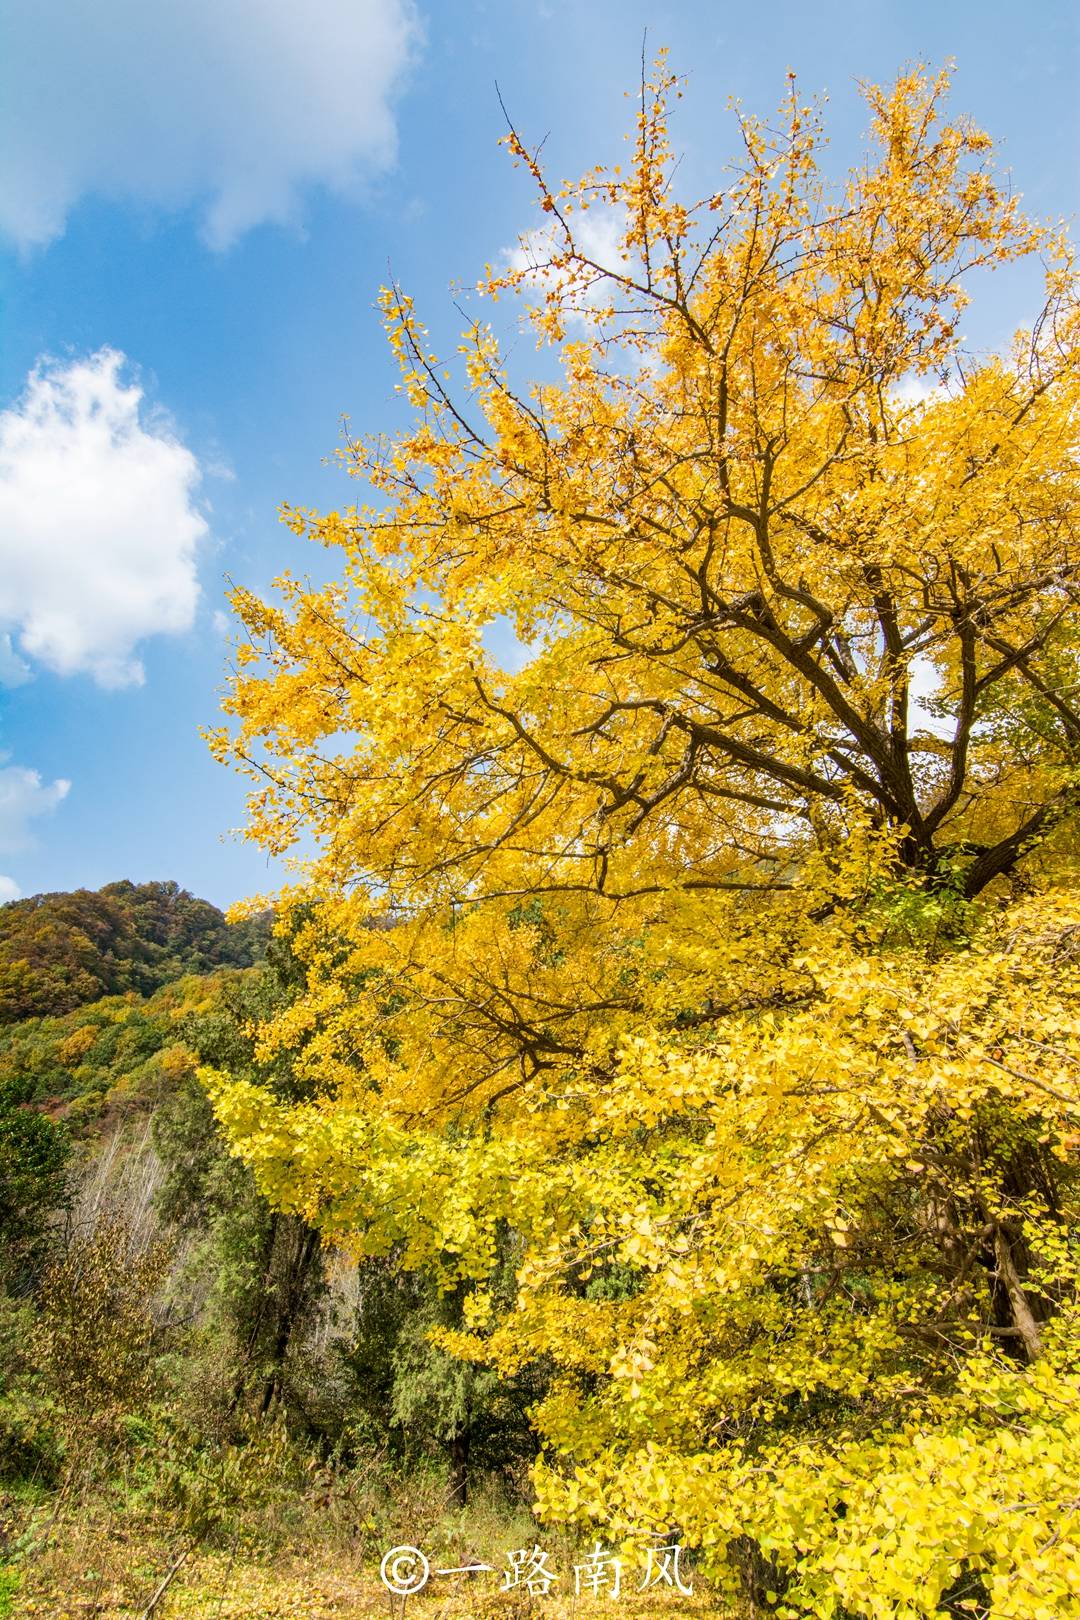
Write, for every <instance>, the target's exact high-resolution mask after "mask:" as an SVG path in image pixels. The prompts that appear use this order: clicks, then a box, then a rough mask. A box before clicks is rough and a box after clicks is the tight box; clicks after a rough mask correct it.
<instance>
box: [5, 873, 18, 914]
mask: <svg viewBox="0 0 1080 1620" xmlns="http://www.w3.org/2000/svg"><path fill="white" fill-rule="evenodd" d="M20 894H22V890H21V889H20V888H19V885H18V884H17V883H16V882H15V879H14V878H9V877H5V876H4V874H3V872H0V906H2V905H3V904H4V903H5V901H7V900H17V899H18V898H19V896H20Z"/></svg>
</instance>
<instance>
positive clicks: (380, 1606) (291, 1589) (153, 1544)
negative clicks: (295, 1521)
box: [0, 1503, 734, 1620]
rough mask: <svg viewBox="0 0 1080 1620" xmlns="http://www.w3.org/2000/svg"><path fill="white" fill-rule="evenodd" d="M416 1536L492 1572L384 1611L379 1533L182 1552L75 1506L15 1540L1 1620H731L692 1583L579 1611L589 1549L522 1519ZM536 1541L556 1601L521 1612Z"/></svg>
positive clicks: (446, 1559) (456, 1560)
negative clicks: (526, 1559) (689, 1591)
mask: <svg viewBox="0 0 1080 1620" xmlns="http://www.w3.org/2000/svg"><path fill="white" fill-rule="evenodd" d="M415 1522H416V1524H417V1526H421V1525H422V1528H417V1529H416V1530H415V1531H414V1533H413V1534H412V1535H409V1536H405V1535H402V1534H401V1533H400V1530H399V1537H398V1539H399V1541H404V1540H408V1541H410V1542H413V1543H414V1544H417V1545H420V1546H422V1547H423V1548H424V1550H425V1552H426V1553H427V1555H428V1556H429V1558H430V1560H431V1565H432V1567H433V1569H436V1568H440V1567H445V1568H450V1567H454V1566H459V1565H461V1564H466V1563H472V1562H482V1563H489V1564H492V1565H494V1566H496V1568H495V1571H494V1572H493V1573H486V1574H474V1575H458V1576H436V1575H434V1574H433V1575H432V1576H431V1578H430V1580H429V1582H428V1584H427V1586H426V1587H425V1589H424V1590H423V1591H422V1592H420V1593H417V1594H413V1595H412V1596H410V1597H408V1598H406V1599H404V1600H402V1598H400V1597H394V1598H391V1595H390V1594H389V1593H388V1592H387V1591H386V1589H385V1587H384V1586H383V1585H382V1583H381V1582H380V1579H379V1560H380V1554H381V1551H385V1550H386V1547H389V1546H392V1545H394V1542H393V1541H392V1540H387V1541H386V1543H385V1546H384V1545H382V1540H381V1538H382V1536H383V1534H384V1533H385V1529H384V1527H383V1526H379V1527H378V1529H376V1528H375V1526H373V1525H372V1526H368V1525H361V1526H356V1527H354V1532H353V1534H352V1535H351V1536H350V1535H343V1534H342V1527H341V1525H340V1524H336V1523H334V1522H333V1515H332V1514H330V1515H328V1521H327V1523H326V1525H325V1527H324V1528H325V1534H323V1535H320V1534H319V1525H318V1524H317V1523H315V1524H313V1523H312V1521H311V1519H310V1518H306V1519H305V1526H304V1528H305V1533H304V1534H302V1535H300V1536H297V1537H295V1538H293V1544H292V1545H283V1544H281V1543H280V1541H279V1543H278V1544H277V1545H275V1546H273V1547H268V1546H267V1545H265V1544H262V1545H259V1544H257V1541H255V1542H253V1540H252V1538H251V1537H249V1536H248V1535H247V1534H245V1533H244V1532H243V1531H240V1532H238V1533H237V1534H236V1535H235V1536H234V1538H233V1542H232V1545H231V1546H230V1545H223V1546H218V1547H214V1548H209V1549H208V1548H206V1547H202V1548H191V1549H190V1550H186V1549H185V1543H184V1541H183V1539H182V1538H181V1537H179V1536H178V1535H177V1534H176V1531H175V1528H173V1529H170V1527H169V1526H168V1525H167V1524H164V1523H158V1524H154V1523H153V1522H150V1521H143V1522H140V1521H138V1520H137V1519H134V1518H133V1517H132V1516H131V1515H130V1514H122V1513H121V1514H118V1513H113V1512H110V1511H108V1509H107V1508H104V1507H102V1508H100V1509H98V1510H97V1511H95V1510H93V1509H92V1508H90V1505H89V1504H86V1503H83V1504H80V1510H79V1511H77V1512H72V1513H64V1514H61V1515H59V1516H58V1517H57V1518H56V1520H55V1522H53V1523H50V1522H49V1521H48V1520H45V1521H44V1522H41V1521H40V1520H39V1521H38V1524H37V1526H36V1528H35V1527H30V1528H29V1529H28V1531H27V1532H25V1533H24V1535H23V1537H22V1538H21V1550H20V1543H19V1542H16V1544H15V1548H14V1549H13V1550H14V1551H15V1557H14V1558H12V1559H11V1561H10V1562H9V1563H8V1565H7V1566H6V1568H7V1571H8V1574H7V1576H6V1577H5V1575H4V1570H3V1567H2V1566H0V1620H4V1617H5V1616H10V1617H11V1620H18V1617H20V1616H26V1617H30V1616H34V1617H39V1620H44V1617H48V1620H91V1617H92V1620H353V1617H357V1620H358V1617H361V1616H363V1617H372V1620H374V1617H377V1616H378V1617H382V1620H499V1617H503V1620H593V1617H594V1616H595V1617H600V1616H606V1617H607V1620H614V1617H615V1616H618V1617H619V1620H668V1617H670V1620H734V1616H733V1615H732V1611H731V1610H730V1609H729V1608H727V1607H726V1606H725V1605H723V1604H722V1603H719V1602H718V1601H717V1599H716V1598H715V1595H714V1594H712V1593H711V1592H710V1590H709V1587H708V1585H707V1583H706V1582H705V1581H704V1580H703V1579H702V1577H701V1576H700V1574H698V1573H693V1574H692V1575H691V1576H690V1579H691V1581H692V1585H693V1595H692V1596H690V1597H684V1596H682V1595H680V1594H679V1593H677V1592H673V1591H670V1590H667V1589H651V1590H649V1591H648V1592H645V1593H639V1592H638V1591H637V1590H636V1587H637V1585H638V1583H639V1581H640V1579H641V1576H640V1572H638V1571H636V1570H630V1569H628V1568H624V1570H623V1573H622V1583H623V1591H622V1592H621V1593H620V1595H619V1596H618V1598H614V1599H613V1598H611V1597H610V1596H607V1595H604V1596H601V1597H599V1598H585V1597H581V1598H575V1597H574V1595H573V1566H574V1563H575V1562H578V1561H580V1560H581V1559H582V1558H583V1557H584V1556H585V1555H586V1553H587V1550H588V1549H587V1548H583V1547H576V1546H575V1545H574V1544H573V1543H572V1542H571V1541H570V1540H569V1539H568V1538H567V1537H566V1536H565V1535H560V1533H558V1532H554V1531H551V1530H548V1529H544V1528H542V1527H539V1526H537V1525H536V1524H535V1522H534V1521H533V1520H532V1518H531V1516H530V1515H528V1514H521V1513H519V1514H517V1515H514V1516H512V1517H511V1516H509V1515H507V1514H506V1513H505V1512H503V1513H502V1514H501V1515H500V1514H499V1513H498V1512H497V1511H496V1510H494V1509H493V1508H492V1506H491V1505H484V1504H481V1505H480V1506H479V1507H478V1508H476V1509H472V1510H470V1511H468V1512H465V1513H459V1514H446V1513H443V1514H442V1515H441V1516H440V1517H439V1518H438V1519H437V1520H436V1519H431V1520H428V1522H426V1523H424V1522H423V1521H422V1520H420V1519H417V1520H416V1521H415ZM534 1541H538V1542H539V1544H540V1545H541V1546H542V1547H544V1548H546V1549H547V1551H548V1554H549V1567H550V1568H551V1569H552V1570H553V1571H555V1572H557V1573H558V1574H559V1576H560V1580H559V1582H558V1584H557V1586H556V1587H555V1589H554V1592H553V1594H552V1595H551V1596H550V1597H545V1598H541V1597H535V1598H531V1599H530V1597H529V1596H528V1594H527V1593H525V1592H523V1591H522V1590H521V1589H520V1588H519V1589H516V1590H510V1591H506V1592H503V1591H501V1590H500V1586H501V1580H502V1573H501V1572H502V1569H503V1568H504V1567H505V1553H506V1551H507V1549H509V1548H511V1547H520V1546H532V1544H533V1542H534ZM684 1573H685V1572H684ZM5 1587H6V1588H7V1595H6V1596H5Z"/></svg>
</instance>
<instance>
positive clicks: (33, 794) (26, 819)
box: [0, 765, 71, 883]
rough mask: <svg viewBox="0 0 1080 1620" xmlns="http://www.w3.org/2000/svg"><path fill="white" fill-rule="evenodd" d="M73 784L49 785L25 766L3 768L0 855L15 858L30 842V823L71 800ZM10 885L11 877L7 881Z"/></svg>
mask: <svg viewBox="0 0 1080 1620" xmlns="http://www.w3.org/2000/svg"><path fill="white" fill-rule="evenodd" d="M70 787H71V783H70V782H67V781H65V780H64V778H63V777H58V778H57V780H56V781H55V782H52V783H49V784H48V785H46V783H44V782H43V781H42V780H41V776H40V774H39V773H38V772H37V771H31V770H28V769H27V768H26V766H25V765H0V854H2V855H13V854H17V853H18V851H19V850H22V849H26V848H27V846H28V844H29V843H30V828H29V824H30V822H31V821H32V820H33V819H34V818H35V817H36V816H44V815H48V814H49V812H50V811H51V810H55V809H56V806H57V805H58V804H59V803H60V801H61V799H64V798H66V797H67V793H68V790H69V788H70ZM3 881H4V882H6V883H10V882H11V879H10V878H5V879H4V880H3Z"/></svg>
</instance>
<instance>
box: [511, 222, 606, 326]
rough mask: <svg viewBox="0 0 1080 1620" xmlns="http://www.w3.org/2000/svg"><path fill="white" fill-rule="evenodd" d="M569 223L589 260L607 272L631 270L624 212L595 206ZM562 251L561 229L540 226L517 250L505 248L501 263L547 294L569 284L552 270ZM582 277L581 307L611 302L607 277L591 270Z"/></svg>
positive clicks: (521, 240)
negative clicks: (625, 244)
mask: <svg viewBox="0 0 1080 1620" xmlns="http://www.w3.org/2000/svg"><path fill="white" fill-rule="evenodd" d="M568 223H569V224H570V225H571V226H572V227H573V232H574V241H575V244H576V246H577V248H578V251H579V252H580V253H582V254H583V255H584V256H585V257H586V258H588V259H591V260H592V261H593V262H594V263H595V264H598V265H600V266H602V267H603V268H604V269H610V270H628V269H630V268H632V267H631V266H630V265H628V264H627V262H626V260H624V258H623V251H624V250H623V245H622V239H623V235H624V233H625V231H626V216H625V215H624V214H623V212H622V210H621V209H616V208H605V207H601V206H599V205H594V206H593V207H592V208H590V209H589V210H588V211H587V212H584V213H578V214H573V215H571V217H570V220H569V221H568ZM562 250H563V239H562V232H561V230H560V229H559V227H558V226H551V225H540V226H537V227H536V228H535V229H534V230H531V231H525V232H524V234H523V235H521V236H519V237H518V241H517V246H516V247H512V248H504V249H503V251H502V260H503V263H504V264H505V265H506V266H507V267H508V268H509V269H510V270H517V271H524V272H526V282H527V284H531V285H532V286H535V287H537V288H538V289H543V290H544V291H547V290H548V289H549V288H555V287H558V286H560V285H564V284H565V283H566V282H567V280H568V272H567V271H566V270H553V269H552V268H551V259H552V257H553V256H554V255H556V254H558V253H561V251H562ZM579 274H582V275H584V277H585V278H586V280H585V281H584V282H582V283H581V285H580V286H579V288H578V289H577V293H576V296H577V297H579V298H580V299H581V301H582V303H585V304H594V305H595V304H602V303H605V302H606V301H607V300H608V299H610V297H611V292H612V286H611V283H610V282H609V281H608V280H607V278H606V277H603V276H599V275H596V273H595V272H590V271H588V270H585V271H583V272H579ZM590 277H591V279H589V278H590Z"/></svg>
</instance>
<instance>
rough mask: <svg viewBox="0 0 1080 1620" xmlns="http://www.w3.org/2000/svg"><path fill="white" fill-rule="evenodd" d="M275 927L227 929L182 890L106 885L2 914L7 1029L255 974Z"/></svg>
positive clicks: (252, 923)
mask: <svg viewBox="0 0 1080 1620" xmlns="http://www.w3.org/2000/svg"><path fill="white" fill-rule="evenodd" d="M266 933H267V923H266V919H265V918H261V919H260V918H256V919H254V920H249V921H245V922H240V923H233V924H229V923H226V921H225V918H224V916H223V915H222V913H221V912H220V911H219V910H218V909H217V907H216V906H212V905H210V903H209V902H208V901H206V900H197V899H195V897H194V896H193V895H191V894H189V893H188V892H187V890H186V889H181V888H180V886H179V885H178V884H176V883H130V882H127V881H124V882H121V883H109V884H106V885H105V887H104V888H103V889H98V890H91V889H76V890H74V891H73V892H71V893H60V894H37V895H34V896H33V897H32V898H30V899H28V900H12V901H9V902H8V903H7V904H6V905H2V906H0V1023H13V1022H16V1021H17V1020H19V1019H21V1018H32V1017H42V1016H47V1015H49V1014H52V1013H62V1012H70V1011H71V1009H72V1008H73V1007H78V1006H81V1005H82V1004H83V1003H84V1002H88V1001H94V1000H96V999H97V998H98V997H99V996H107V995H115V994H117V993H122V992H124V991H126V990H136V991H138V992H139V993H140V994H144V995H145V994H147V993H149V992H150V991H152V990H156V989H157V988H158V987H159V986H160V985H163V984H168V983H169V981H170V980H172V979H178V978H180V977H181V976H182V975H183V974H184V973H205V972H207V971H208V970H209V969H210V968H213V967H250V966H251V964H252V962H254V961H255V959H256V957H257V956H258V955H259V954H260V953H261V951H262V948H263V946H264V944H265V940H266Z"/></svg>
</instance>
